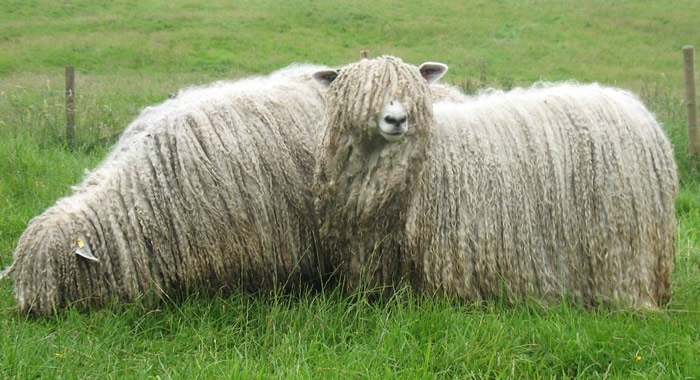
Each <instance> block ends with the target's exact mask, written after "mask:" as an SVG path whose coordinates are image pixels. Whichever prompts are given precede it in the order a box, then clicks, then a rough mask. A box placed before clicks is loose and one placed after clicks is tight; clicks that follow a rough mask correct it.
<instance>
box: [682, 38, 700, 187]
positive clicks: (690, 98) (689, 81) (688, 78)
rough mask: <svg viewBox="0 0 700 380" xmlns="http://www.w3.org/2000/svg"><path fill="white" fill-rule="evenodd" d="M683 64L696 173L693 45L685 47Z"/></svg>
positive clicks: (690, 150)
mask: <svg viewBox="0 0 700 380" xmlns="http://www.w3.org/2000/svg"><path fill="white" fill-rule="evenodd" d="M683 64H684V66H685V105H686V114H687V116H688V156H689V157H688V158H689V163H690V172H691V173H692V174H693V175H695V174H696V173H697V167H696V164H695V161H696V160H697V156H698V106H697V103H696V94H695V51H694V50H693V47H692V46H686V47H684V48H683Z"/></svg>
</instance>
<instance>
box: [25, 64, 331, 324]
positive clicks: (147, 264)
mask: <svg viewBox="0 0 700 380" xmlns="http://www.w3.org/2000/svg"><path fill="white" fill-rule="evenodd" d="M320 68H321V67H318V66H310V65H302V66H293V67H289V68H286V69H282V70H280V71H278V72H276V73H273V74H271V75H270V76H268V77H257V78H251V79H245V80H241V81H237V82H219V83H215V84H213V85H211V86H209V87H203V88H194V89H189V90H186V91H183V92H181V93H180V94H178V96H177V98H175V99H172V100H168V101H166V102H164V103H163V104H161V105H158V106H155V107H150V108H147V109H145V110H144V111H143V112H142V113H141V115H140V116H139V117H138V118H136V119H135V120H134V121H133V122H132V123H131V124H130V125H129V126H128V128H127V129H126V131H125V132H124V134H123V136H122V137H121V138H120V141H119V142H118V143H117V144H116V146H115V147H114V148H113V150H112V151H111V153H110V154H109V155H108V157H107V158H106V159H105V160H104V161H103V163H102V164H101V165H100V166H99V167H98V168H97V169H96V170H95V171H94V172H92V173H90V174H88V175H87V176H86V177H85V179H84V180H83V183H82V184H81V185H79V186H77V187H76V188H74V193H73V194H72V195H71V196H68V197H66V198H62V199H59V200H58V201H57V202H56V204H55V205H54V206H52V207H50V208H49V209H48V210H46V211H45V212H44V213H43V214H41V215H39V216H37V217H35V218H34V219H32V220H31V222H30V223H29V226H28V227H27V229H26V231H25V232H24V233H23V235H22V236H21V238H20V240H19V243H18V245H17V248H16V250H15V252H14V262H13V264H12V265H13V268H14V272H15V282H14V295H15V299H16V302H17V304H18V308H19V310H20V311H21V312H31V313H33V314H47V313H49V312H51V311H52V310H54V309H61V308H63V307H65V306H66V305H68V304H69V303H72V304H73V305H77V306H79V307H86V306H103V305H104V304H105V303H107V302H111V301H112V300H116V301H117V302H131V301H133V300H135V299H137V298H141V299H143V300H144V302H146V303H147V304H148V303H152V302H155V301H157V300H158V299H159V298H160V297H162V296H163V294H164V295H165V296H167V297H171V296H177V295H178V294H184V293H185V292H188V291H197V292H205V293H211V292H215V291H218V290H222V291H224V292H231V291H236V290H250V291H256V290H274V289H278V288H279V289H282V288H285V286H286V285H289V286H293V285H298V284H300V283H307V282H313V281H316V280H318V277H319V266H320V265H321V263H320V262H319V260H318V257H317V255H316V247H315V243H314V239H313V236H314V230H315V227H314V222H315V221H314V217H313V204H312V198H311V195H310V191H311V189H310V187H311V183H312V179H313V167H314V160H313V155H312V153H313V140H314V135H315V132H314V128H315V126H316V125H317V124H318V119H319V118H320V117H319V115H320V113H321V112H322V92H323V91H325V90H324V88H323V86H321V85H319V84H318V83H316V82H315V81H313V80H312V79H311V73H313V72H314V71H317V70H318V69H320ZM90 256H94V259H91V258H90Z"/></svg>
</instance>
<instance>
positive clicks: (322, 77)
mask: <svg viewBox="0 0 700 380" xmlns="http://www.w3.org/2000/svg"><path fill="white" fill-rule="evenodd" d="M337 77H338V70H330V69H329V70H321V71H317V72H315V73H314V74H313V78H314V79H316V81H317V82H318V83H321V84H322V85H324V86H325V87H328V86H330V85H331V82H333V81H334V80H335V78H337Z"/></svg>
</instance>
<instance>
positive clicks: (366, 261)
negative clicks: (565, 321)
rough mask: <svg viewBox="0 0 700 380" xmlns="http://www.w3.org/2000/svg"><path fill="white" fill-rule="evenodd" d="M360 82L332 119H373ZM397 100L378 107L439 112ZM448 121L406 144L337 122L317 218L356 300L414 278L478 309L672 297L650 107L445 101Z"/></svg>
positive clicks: (664, 166) (666, 160) (661, 175)
mask: <svg viewBox="0 0 700 380" xmlns="http://www.w3.org/2000/svg"><path fill="white" fill-rule="evenodd" d="M387 59H389V60H390V59H391V57H389V58H382V59H379V60H378V61H382V60H387ZM395 64H396V65H405V64H403V63H401V62H400V61H399V63H395ZM346 71H347V72H348V75H352V70H346V69H343V71H342V72H346ZM341 75H342V74H341ZM378 76H381V74H376V73H375V74H374V77H378ZM414 77H416V76H414ZM418 78H419V77H418ZM339 79H341V77H339ZM358 80H360V81H361V80H362V79H361V76H360V78H354V77H353V78H346V79H345V81H344V82H343V83H341V84H339V85H338V86H337V87H334V85H335V83H334V84H332V85H331V87H330V88H329V93H328V95H327V96H328V98H329V100H330V102H331V104H328V105H327V107H328V108H329V110H328V111H327V115H331V116H332V115H335V114H336V113H339V112H343V111H337V110H336V108H348V109H355V108H354V107H357V104H355V102H354V98H357V95H356V94H355V95H354V96H344V95H339V94H350V92H348V91H347V90H346V89H345V88H344V87H345V85H344V83H347V82H349V81H350V82H352V81H358ZM414 81H415V79H407V80H405V83H411V85H415V86H418V85H416V84H414V83H413V82H414ZM378 88H380V87H372V91H376V92H381V90H379V89H378ZM390 91H393V93H392V92H390V94H389V95H385V94H375V95H374V96H375V97H376V98H378V99H384V98H392V97H394V98H396V99H400V100H401V101H402V103H408V104H410V103H416V102H417V103H419V104H423V103H425V102H428V103H429V102H430V100H429V99H425V98H410V97H409V98H407V97H405V96H402V95H400V94H401V90H390ZM395 94H399V95H398V96H396V95H395ZM370 107H371V106H370ZM409 107H411V106H407V108H409ZM378 109H381V108H376V107H375V110H374V111H373V110H369V111H363V114H372V113H373V112H378V111H377V110H378ZM433 113H434V118H427V121H425V120H424V119H425V118H422V117H419V118H416V117H414V116H412V114H411V112H410V111H409V113H408V120H411V119H418V120H416V123H414V124H415V125H412V126H409V132H408V133H407V134H406V136H405V137H403V139H402V140H401V141H399V142H387V141H383V139H382V138H381V137H380V136H376V133H372V132H371V131H369V129H366V128H365V130H363V127H360V129H361V130H359V131H358V130H356V129H357V128H358V125H360V124H361V123H362V121H361V120H362V117H360V119H359V121H356V120H350V121H348V122H347V123H348V124H349V125H350V126H351V127H348V126H339V125H338V124H339V123H343V121H342V120H339V119H337V118H336V119H333V118H332V117H330V116H327V123H328V126H327V128H328V131H327V132H326V139H325V144H324V146H322V147H321V149H320V152H321V153H320V155H319V156H317V172H316V177H315V184H314V188H315V196H316V197H317V198H318V199H317V200H316V206H317V213H318V215H319V216H320V217H321V222H323V223H324V226H325V227H324V228H323V229H322V230H321V243H322V245H323V248H324V250H325V252H326V253H327V254H328V255H329V258H330V259H331V263H332V265H334V266H336V267H338V268H339V272H340V273H341V274H343V275H344V276H345V277H346V278H345V281H346V285H347V287H348V290H353V289H355V288H357V287H358V286H369V287H374V286H386V287H387V289H389V290H390V289H391V287H392V286H395V285H397V284H398V283H399V282H400V281H407V282H409V283H411V284H413V286H415V287H416V288H417V289H419V290H421V291H426V292H436V291H437V292H441V293H446V294H449V295H453V296H458V297H460V298H462V299H466V300H481V299H490V298H494V297H501V296H503V297H506V298H507V299H508V300H510V301H516V300H526V299H529V298H534V299H538V300H542V301H544V302H552V301H558V300H559V299H561V297H563V296H564V295H568V296H569V297H570V298H572V299H574V300H576V301H577V302H581V303H583V304H585V305H591V306H594V305H600V304H603V305H609V306H616V305H619V306H621V307H625V308H627V307H649V308H654V307H655V306H656V305H659V304H662V303H663V302H665V300H667V298H668V295H669V285H670V272H671V265H672V262H673V253H674V244H673V242H674V203H673V202H674V197H675V194H676V192H677V178H676V168H675V163H674V161H673V156H672V151H671V147H670V144H669V142H668V140H667V139H666V137H665V136H664V134H663V132H662V130H661V128H660V127H659V125H658V123H657V122H656V120H655V119H654V117H653V115H651V114H650V113H649V112H648V111H647V110H646V109H645V107H644V106H643V105H642V104H641V102H639V101H638V100H637V99H636V98H635V97H633V96H632V95H631V94H629V93H627V92H624V91H621V90H617V89H610V88H603V87H600V86H598V85H588V86H579V85H573V84H563V85H553V86H545V87H542V88H533V89H529V90H516V91H513V92H510V93H505V94H503V93H500V94H498V93H496V94H486V95H482V96H480V97H478V98H476V99H473V100H472V101H470V102H462V103H452V102H441V103H436V104H435V105H434V108H433ZM425 136H427V137H425Z"/></svg>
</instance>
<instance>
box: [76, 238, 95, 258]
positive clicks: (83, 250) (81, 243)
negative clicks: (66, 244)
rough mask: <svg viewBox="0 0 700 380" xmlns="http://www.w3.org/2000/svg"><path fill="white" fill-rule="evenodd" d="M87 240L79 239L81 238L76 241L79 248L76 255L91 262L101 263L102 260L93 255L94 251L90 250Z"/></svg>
mask: <svg viewBox="0 0 700 380" xmlns="http://www.w3.org/2000/svg"><path fill="white" fill-rule="evenodd" d="M86 240H87V239H85V237H79V238H77V239H75V242H76V243H78V248H76V249H75V254H76V255H78V256H80V257H83V258H86V259H88V260H91V261H96V262H98V263H99V262H100V260H99V259H98V258H97V257H95V255H93V254H92V251H91V250H90V246H89V245H87V244H85V241H86Z"/></svg>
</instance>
